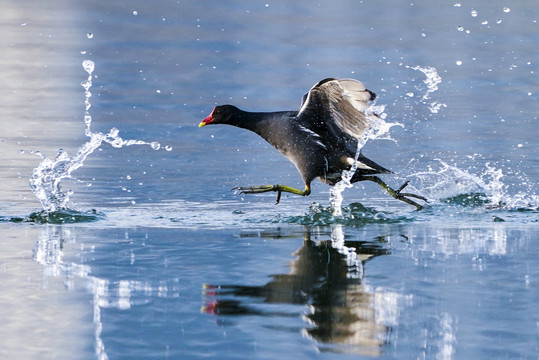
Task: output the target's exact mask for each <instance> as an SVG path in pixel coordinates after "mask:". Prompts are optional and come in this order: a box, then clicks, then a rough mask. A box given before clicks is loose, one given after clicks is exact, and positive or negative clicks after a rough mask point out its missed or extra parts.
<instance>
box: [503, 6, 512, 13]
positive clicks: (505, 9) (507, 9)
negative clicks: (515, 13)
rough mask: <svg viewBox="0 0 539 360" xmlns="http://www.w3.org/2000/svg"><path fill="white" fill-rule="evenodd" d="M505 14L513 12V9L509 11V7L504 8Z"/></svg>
mask: <svg viewBox="0 0 539 360" xmlns="http://www.w3.org/2000/svg"><path fill="white" fill-rule="evenodd" d="M503 12H504V13H508V12H511V9H509V8H508V7H504V8H503Z"/></svg>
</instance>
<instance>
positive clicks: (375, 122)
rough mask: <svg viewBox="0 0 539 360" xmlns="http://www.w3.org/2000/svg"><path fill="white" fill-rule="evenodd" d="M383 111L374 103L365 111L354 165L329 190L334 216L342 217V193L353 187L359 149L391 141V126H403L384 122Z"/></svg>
mask: <svg viewBox="0 0 539 360" xmlns="http://www.w3.org/2000/svg"><path fill="white" fill-rule="evenodd" d="M384 111H385V105H375V103H373V104H371V106H369V108H368V109H367V110H366V111H365V113H366V115H367V119H368V123H369V127H368V128H367V129H366V130H365V132H364V133H363V135H362V136H361V138H360V139H359V140H358V142H357V149H356V155H355V160H356V161H354V164H353V165H352V167H351V168H350V170H345V171H343V173H342V178H341V181H339V182H338V183H337V184H335V186H333V187H332V188H331V189H330V190H329V203H330V205H331V208H332V209H333V214H334V215H335V216H341V215H342V202H343V200H344V198H343V196H342V192H343V191H344V190H345V189H347V188H351V187H352V186H353V185H352V183H351V180H352V177H353V176H354V174H355V173H356V170H357V159H358V158H359V154H360V153H361V149H362V148H363V146H365V144H366V143H367V141H368V140H374V139H387V140H392V139H391V137H390V136H389V130H390V129H391V128H392V127H393V126H403V125H402V124H400V123H396V122H395V123H391V122H386V121H385V120H384V119H385V118H386V117H387V115H386V114H385V113H384Z"/></svg>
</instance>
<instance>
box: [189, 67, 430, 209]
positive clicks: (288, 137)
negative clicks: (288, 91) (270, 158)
mask: <svg viewBox="0 0 539 360" xmlns="http://www.w3.org/2000/svg"><path fill="white" fill-rule="evenodd" d="M375 98H376V94H375V93H374V92H372V91H370V90H367V89H366V88H365V86H364V85H363V83H362V82H360V81H358V80H355V79H337V78H326V79H323V80H321V81H319V82H317V83H316V84H315V85H314V86H313V87H312V88H311V89H310V90H309V91H308V92H307V93H306V94H305V95H304V96H303V100H302V104H301V106H300V109H299V110H297V111H277V112H250V111H244V110H240V109H239V108H237V107H236V106H234V105H218V106H215V107H214V109H213V111H212V112H211V113H210V115H208V116H207V117H206V118H205V119H204V120H202V121H201V122H200V124H199V127H203V126H207V125H217V124H226V125H232V126H236V127H239V128H242V129H246V130H250V131H252V132H254V133H256V134H258V135H259V136H261V137H262V138H263V139H264V140H266V141H267V142H268V143H270V144H271V145H272V146H273V147H274V148H276V149H277V150H278V151H279V152H280V153H281V154H282V155H284V156H285V157H286V158H287V159H288V160H290V161H291V162H292V163H293V164H294V165H295V166H296V169H297V170H298V172H299V174H300V175H301V177H302V179H303V182H304V184H305V187H304V189H303V190H301V189H297V188H293V187H290V186H286V185H280V184H277V185H261V186H250V187H236V188H234V190H237V191H239V192H240V193H242V194H258V193H265V192H272V191H273V192H277V200H276V204H278V203H279V201H280V199H281V193H283V192H286V193H291V194H296V195H301V196H308V195H310V194H311V182H312V181H313V180H314V179H319V180H320V181H321V182H323V183H326V184H328V185H330V186H334V185H335V184H337V183H338V182H339V181H341V180H342V178H343V171H347V170H350V169H352V168H353V167H355V173H354V174H353V176H352V177H351V179H350V182H351V183H355V182H358V181H372V182H375V183H377V184H378V185H380V186H381V187H382V188H383V189H385V190H386V191H387V192H388V193H389V194H390V195H391V196H393V197H394V198H395V199H397V200H401V201H404V202H406V203H408V204H410V205H413V206H415V207H416V208H417V209H418V210H420V209H422V208H423V206H422V205H420V204H419V203H418V202H416V201H414V200H412V199H410V198H415V199H420V200H423V201H425V202H426V201H427V199H426V198H424V197H423V196H419V195H415V194H410V193H403V192H402V190H403V189H404V188H405V187H406V186H407V185H408V183H409V181H407V182H405V183H404V184H403V185H402V186H401V187H399V188H398V189H393V188H391V187H390V186H389V185H387V184H386V183H385V182H384V181H383V180H382V179H380V177H378V176H376V175H378V174H391V173H392V172H391V171H390V170H388V169H386V168H384V167H382V166H381V165H378V164H377V163H375V162H374V161H372V160H370V159H368V158H367V157H366V156H364V155H363V154H362V153H359V154H356V152H357V148H358V146H357V144H358V141H359V140H360V139H361V138H362V136H363V135H364V134H365V132H366V131H367V129H369V127H370V126H371V122H372V120H371V119H372V117H373V116H377V115H376V114H367V113H366V111H367V109H368V108H369V106H370V102H372V101H373V100H374V99H375Z"/></svg>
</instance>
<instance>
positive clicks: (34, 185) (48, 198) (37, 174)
mask: <svg viewBox="0 0 539 360" xmlns="http://www.w3.org/2000/svg"><path fill="white" fill-rule="evenodd" d="M82 67H83V68H84V70H85V71H86V72H87V73H88V79H87V80H84V81H83V82H81V86H82V87H83V88H84V94H85V100H84V105H85V113H84V124H85V125H86V129H85V135H86V136H87V137H89V138H90V140H89V141H87V142H86V143H85V144H83V145H82V146H81V147H80V148H79V150H78V151H77V153H76V154H75V156H73V157H70V156H69V155H68V153H67V152H65V151H63V150H62V149H60V150H59V151H58V154H57V155H56V158H55V159H54V160H52V159H49V158H47V157H45V156H44V155H43V154H41V153H40V152H36V154H37V155H38V156H40V157H41V158H42V161H41V163H40V164H39V165H38V167H36V168H35V169H34V171H33V173H32V177H31V178H30V188H31V189H32V191H33V193H34V194H35V195H36V196H37V198H38V199H39V201H40V202H41V205H42V207H43V210H44V211H46V212H53V211H57V210H62V209H66V208H67V203H68V201H69V196H70V195H71V192H67V193H66V192H63V191H62V190H61V188H60V182H61V180H62V179H65V178H71V173H72V172H73V171H75V170H77V169H78V168H80V167H82V166H83V163H84V160H85V159H86V157H87V156H88V155H90V154H91V153H92V152H94V151H95V150H96V149H97V148H99V147H100V146H101V144H102V143H103V142H105V143H107V144H109V145H111V146H112V147H115V148H121V147H124V146H131V145H149V146H150V147H151V148H152V149H154V150H159V149H160V148H161V144H159V143H158V142H150V143H148V142H145V141H142V140H124V139H122V138H121V137H120V136H119V132H120V131H119V130H118V129H116V128H112V129H110V131H109V133H108V134H103V133H100V132H92V131H91V128H90V127H91V124H92V116H91V115H90V107H91V106H92V105H91V104H90V98H91V96H92V93H91V92H90V88H91V87H92V73H93V71H94V68H95V63H94V62H93V61H91V60H84V61H83V62H82Z"/></svg>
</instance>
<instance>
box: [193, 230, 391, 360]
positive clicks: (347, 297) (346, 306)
mask: <svg viewBox="0 0 539 360" xmlns="http://www.w3.org/2000/svg"><path fill="white" fill-rule="evenodd" d="M322 238H323V236H322ZM325 238H326V239H325V240H324V239H322V240H321V241H316V242H315V241H313V240H311V231H310V229H309V228H307V229H306V231H305V240H304V242H303V246H302V247H301V248H300V249H299V250H297V251H296V252H295V253H294V255H295V256H296V259H295V260H293V261H292V262H291V264H290V272H289V273H288V274H278V275H273V276H272V280H271V281H270V282H268V283H267V284H265V285H262V286H243V285H224V286H223V285H205V286H204V293H205V295H206V297H207V302H206V304H205V306H203V308H202V310H203V311H204V312H206V313H210V314H215V315H221V316H223V315H258V316H283V315H284V316H289V315H290V314H283V313H278V314H276V313H268V312H267V311H264V310H261V307H260V306H257V305H256V304H253V302H255V303H256V302H260V301H262V302H263V303H280V304H301V305H308V306H309V313H308V314H306V315H304V320H305V321H306V322H307V325H306V326H305V328H304V330H303V333H304V335H306V336H308V337H310V338H312V339H314V340H315V341H316V342H317V344H318V345H319V348H320V350H329V351H346V352H357V353H361V354H364V355H370V356H376V355H379V354H380V352H381V346H382V345H383V344H384V343H385V339H386V334H387V331H388V328H387V326H386V325H385V324H383V323H382V322H380V321H379V318H380V317H379V316H377V314H376V311H377V309H376V308H375V304H376V303H377V301H376V299H375V294H374V292H373V291H372V290H370V291H369V290H368V287H365V286H364V285H363V284H362V280H363V266H364V264H365V262H366V261H368V260H369V259H372V258H373V257H375V256H380V255H385V254H388V250H387V249H385V248H384V246H383V244H382V245H381V244H380V243H379V242H365V241H348V240H345V236H344V233H343V229H342V227H341V226H336V227H334V228H332V232H331V235H330V236H327V235H326V236H325ZM253 300H255V301H253Z"/></svg>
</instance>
